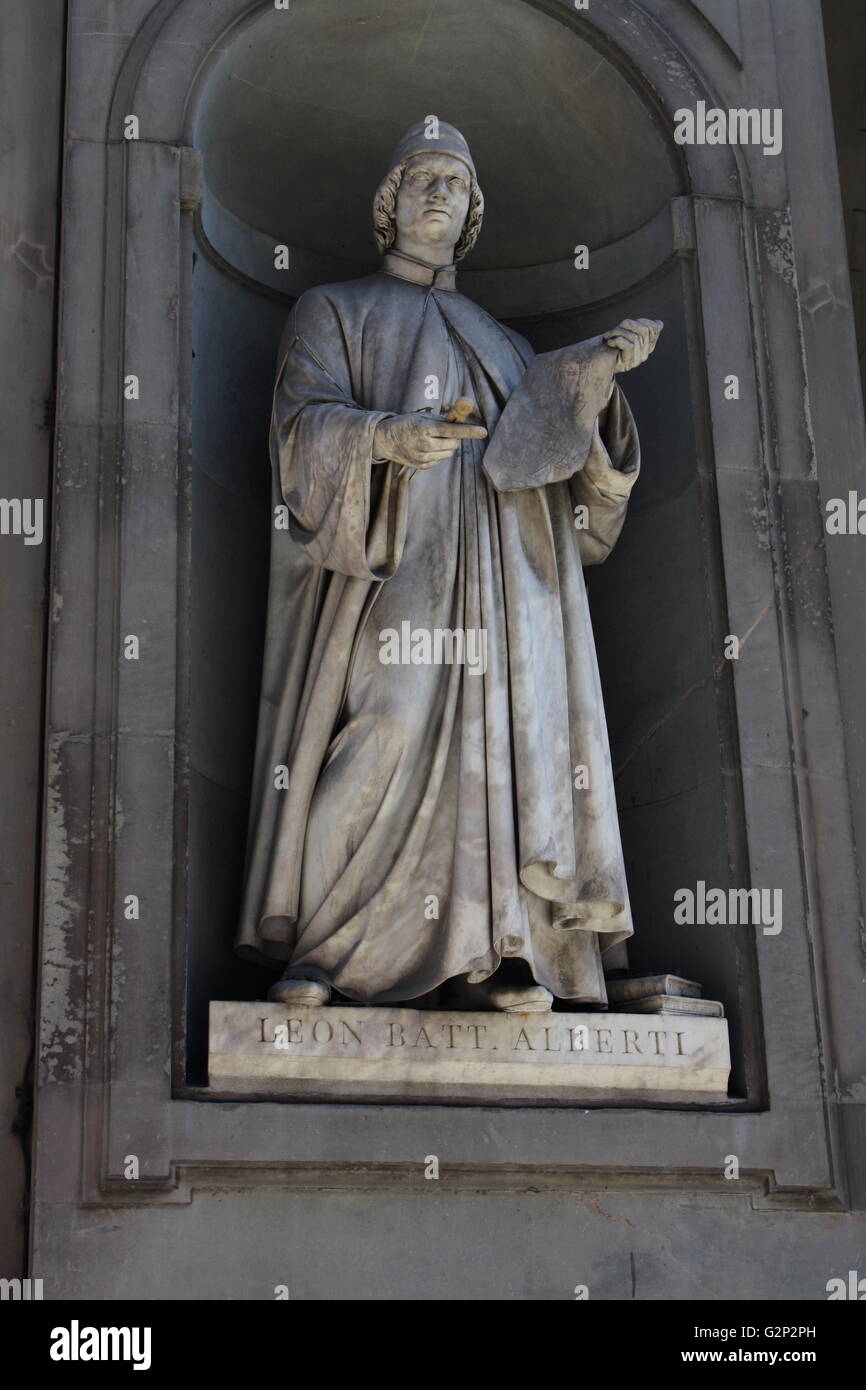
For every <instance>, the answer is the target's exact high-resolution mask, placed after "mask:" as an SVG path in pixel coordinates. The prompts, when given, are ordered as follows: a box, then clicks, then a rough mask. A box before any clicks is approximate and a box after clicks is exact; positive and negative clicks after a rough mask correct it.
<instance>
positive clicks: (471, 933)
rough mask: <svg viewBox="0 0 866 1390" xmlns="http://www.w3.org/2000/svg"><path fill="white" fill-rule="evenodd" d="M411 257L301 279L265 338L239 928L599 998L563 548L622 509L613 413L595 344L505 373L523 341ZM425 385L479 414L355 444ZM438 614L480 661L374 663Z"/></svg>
mask: <svg viewBox="0 0 866 1390" xmlns="http://www.w3.org/2000/svg"><path fill="white" fill-rule="evenodd" d="M386 266H388V261H387V260H386ZM410 271H411V268H410ZM412 273H413V274H414V272H412ZM433 278H434V281H435V282H434V283H433V284H429V283H428V284H424V283H416V282H415V280H414V279H410V278H403V273H402V271H401V270H400V268H399V266H398V267H397V269H396V270H395V269H394V268H393V267H392V268H389V269H386V270H383V271H380V272H378V273H376V274H373V275H370V276H367V277H365V278H363V279H361V280H356V281H351V282H348V283H341V284H336V285H330V286H321V287H319V288H317V289H314V290H310V291H308V292H307V293H305V294H304V295H302V297H301V298H300V299H299V301H298V303H297V304H296V306H295V308H294V310H293V312H292V315H291V318H290V321H289V324H288V326H287V332H286V334H284V337H283V344H282V347H281V360H280V363H279V371H278V376H277V381H276V388H275V393H274V406H273V418H272V429H271V457H272V465H273V500H274V506H275V509H277V508H279V507H280V506H287V507H288V510H289V518H290V529H289V530H288V531H285V530H280V529H275V530H274V531H273V533H272V536H271V581H270V593H269V602H268V625H267V637H266V650H265V659H264V670H263V679H262V695H261V706H260V715H259V728H258V738H257V751H256V761H255V772H254V781H253V789H252V809H251V817H250V827H249V839H248V849H247V868H246V890H245V900H244V906H243V913H242V919H241V923H240V929H239V934H238V942H237V947H238V950H239V951H240V952H241V953H242V954H244V955H248V956H253V957H254V958H257V959H259V960H261V959H266V960H270V961H273V962H278V961H279V962H291V964H292V967H293V969H294V968H297V970H298V973H301V974H304V975H307V976H308V977H312V978H323V979H326V980H328V981H329V982H330V983H331V984H332V985H333V986H334V987H335V988H336V989H337V990H339V991H340V992H341V993H342V994H344V995H346V996H347V997H348V998H351V999H356V1000H361V1001H366V1002H370V1003H389V1002H395V1001H400V1000H410V999H414V998H417V997H419V996H420V995H423V994H426V993H427V992H428V991H431V990H433V989H434V988H435V987H436V986H438V985H440V984H441V983H442V982H444V981H446V980H448V979H451V978H454V977H457V976H463V977H468V980H469V981H470V982H477V981H481V980H484V979H486V978H487V977H489V976H490V975H491V974H492V973H493V972H494V971H495V970H496V969H497V967H498V965H499V964H500V962H501V960H502V959H503V958H517V959H521V960H523V961H525V962H526V963H527V964H528V966H529V968H530V970H531V972H532V975H533V976H534V978H535V980H536V981H537V982H538V983H540V984H543V985H546V986H547V987H548V988H549V989H550V990H551V991H552V992H553V993H554V995H556V996H557V997H559V998H563V999H575V1000H582V1001H591V1002H600V1003H604V1002H605V1000H606V994H605V987H604V973H603V969H602V962H601V952H602V951H603V950H604V949H605V948H607V947H608V946H610V945H613V944H614V943H615V942H618V941H621V940H624V939H625V938H626V937H628V936H630V935H631V934H632V925H631V917H630V910H629V903H628V892H627V888H626V880H625V871H624V866H623V861H622V851H621V845H620V837H619V828H618V822H617V814H616V803H615V798H614V789H613V779H612V773H611V766H610V755H609V750H608V741H607V732H606V727H605V721H604V713H603V707H602V696H601V688H600V684H599V678H598V669H597V664H596V656H595V648H594V643H593V637H592V630H591V627H590V619H589V610H588V605H587V597H586V590H585V585H584V579H583V573H582V565H583V564H593V563H598V562H599V561H601V560H603V559H604V558H605V557H606V555H608V554H609V552H610V549H611V547H612V545H613V544H614V542H615V540H616V538H617V536H618V535H619V531H620V529H621V527H622V524H623V519H624V515H625V510H626V505H627V501H628V494H629V492H630V490H631V487H632V485H633V483H634V481H635V478H636V477H637V474H638V469H639V450H638V443H637V435H636V431H635V427H634V421H633V419H632V416H631V412H630V411H629V408H628V405H627V403H626V401H625V398H624V396H623V395H622V393H621V391H620V390H619V387H618V386H616V385H612V380H613V379H612V375H611V370H610V369H609V370H608V375H607V382H608V385H607V386H606V387H605V390H604V392H603V394H602V395H601V396H600V397H599V398H598V399H597V400H592V399H590V400H589V402H587V399H586V392H584V394H583V397H582V398H581V401H580V402H579V403H576V400H575V398H574V397H573V395H572V394H571V392H570V389H569V385H568V378H567V374H566V375H565V376H563V374H562V373H561V372H560V373H559V374H558V375H557V374H556V373H555V372H550V373H547V374H546V375H545V374H543V373H540V372H539V371H537V370H535V368H533V371H534V375H533V372H530V373H529V374H528V375H526V379H525V382H524V376H525V374H526V373H527V368H528V367H530V364H532V363H533V352H532V349H531V347H530V346H529V344H528V343H527V342H526V341H525V340H524V339H523V338H522V337H520V335H519V334H517V333H515V332H513V331H512V330H510V329H508V328H506V327H504V326H503V325H501V324H499V323H498V322H497V321H496V320H495V319H493V318H491V317H490V315H488V314H487V313H486V312H485V311H484V310H482V309H481V308H479V306H478V305H476V304H475V303H473V302H472V301H471V300H468V299H466V298H465V297H464V296H463V295H461V294H460V293H459V292H457V291H456V289H455V288H454V287H453V286H454V279H453V272H451V274H450V277H449V275H448V274H446V273H443V272H440V273H439V274H437V275H436V276H435V277H433ZM569 351H571V350H566V353H565V354H563V353H560V354H547V355H545V356H547V357H549V358H550V359H551V360H553V359H560V362H561V360H567V354H568V352H569ZM609 356H610V358H611V360H612V359H613V354H612V353H611V354H609ZM541 363H542V359H541V358H537V359H536V361H535V366H536V367H537V366H538V364H541ZM431 378H435V379H436V380H435V381H434V383H433V385H432V388H431ZM530 379H532V381H533V382H534V389H533V390H530V389H529V382H530ZM539 380H541V381H542V382H543V383H544V389H542V390H541V391H540V392H539V390H538V382H539ZM551 382H553V386H552V387H551V384H550V383H551ZM521 383H523V385H524V389H523V391H522V392H521V390H520V389H519V388H520V387H521ZM437 384H438V396H436V398H435V399H434V400H433V406H434V408H435V409H436V410H437V411H438V410H444V409H446V408H447V407H448V406H450V405H451V404H452V403H453V402H454V401H456V400H457V398H458V397H461V396H464V397H468V398H470V399H471V400H472V401H473V402H474V403H475V405H476V408H477V410H478V412H479V413H480V415H481V417H482V419H483V421H484V424H485V426H486V428H487V430H488V439H487V440H486V441H485V440H481V441H478V440H465V441H463V442H462V444H461V446H460V448H459V449H458V450H457V452H456V454H455V455H454V457H453V459H451V460H448V461H446V462H444V463H440V464H437V465H436V466H435V467H433V468H429V469H425V470H414V469H411V468H408V467H406V466H404V465H401V464H397V463H393V462H384V463H381V462H376V461H374V459H373V439H374V433H375V430H376V427H377V425H378V424H379V422H380V421H381V420H383V419H385V418H387V417H388V416H390V415H394V414H401V413H405V412H409V411H415V410H423V409H429V408H430V407H431V398H430V393H431V389H432V391H433V392H435V391H436V386H437ZM611 389H612V394H611V395H610V398H609V402H608V403H607V404H605V397H607V395H608V391H609V390H611ZM591 395H592V392H590V396H591ZM506 406H507V407H508V409H507V412H506V414H505V416H504V417H503V429H502V439H504V440H505V447H504V448H503V447H499V448H498V457H497V470H498V473H499V486H498V487H497V486H494V483H493V482H492V481H491V479H490V478H489V477H488V476H487V474H486V473H485V471H484V464H485V450H486V449H487V450H489V452H490V455H491V459H492V458H493V457H494V455H495V454H496V451H495V450H494V447H493V446H494V443H495V442H496V434H495V430H496V425H497V421H498V420H499V419H500V416H502V414H503V411H504V410H505V409H506ZM509 422H510V428H509V429H508V430H506V424H507V423H509ZM545 440H547V447H548V452H552V453H555V454H556V460H555V466H553V465H551V467H552V469H553V471H552V473H551V476H552V477H554V478H556V481H551V482H548V483H547V484H546V485H543V486H541V485H538V484H539V482H544V480H545V477H546V470H547V468H548V462H547V457H546V454H545V453H543V452H542V453H539V449H544V448H545ZM551 441H552V443H551ZM524 465H525V466H524ZM497 470H494V469H492V468H491V474H492V475H493V476H494V478H495V477H496V472H497ZM521 475H522V476H521ZM503 479H504V480H505V481H504V482H503ZM509 479H510V481H508V480H509ZM527 480H531V485H529V484H528V483H527ZM503 486H505V487H508V488H509V489H510V490H505V491H502V490H499V487H503ZM407 623H408V625H409V626H408V627H406V626H405V624H407ZM437 629H438V630H440V631H448V632H454V631H455V630H462V631H463V632H464V633H466V634H467V640H469V641H471V635H472V634H475V640H476V642H480V641H481V640H482V639H481V638H480V637H479V636H478V634H480V633H481V632H483V633H484V634H485V636H484V638H483V641H484V644H485V647H486V650H485V652H484V656H485V661H484V663H483V664H484V669H483V670H482V669H481V663H480V662H479V661H476V663H475V666H474V668H473V666H472V665H471V664H470V663H469V662H468V661H467V660H464V661H463V662H462V663H461V661H460V660H459V652H456V651H455V649H453V648H452V653H451V654H452V656H455V655H456V656H457V657H458V659H454V660H451V661H449V660H448V657H447V655H445V656H443V653H444V652H445V651H447V639H446V644H445V646H444V647H442V648H441V649H440V652H439V655H440V658H441V659H440V660H439V662H438V663H436V662H434V661H423V662H421V663H420V664H415V663H413V662H411V660H410V661H408V662H406V664H402V663H401V664H385V654H386V642H387V641H389V640H391V639H388V638H387V636H383V634H386V635H387V634H388V633H397V634H400V635H401V640H402V641H403V648H402V655H403V656H404V657H405V656H406V654H407V652H406V646H405V636H406V634H407V633H411V634H413V639H412V640H413V642H414V641H417V642H418V644H419V645H418V646H417V647H416V648H415V650H416V654H420V655H422V656H424V655H425V652H424V651H423V650H422V648H423V646H424V641H423V638H417V639H416V638H415V636H414V635H415V634H417V633H419V632H421V633H423V632H426V633H428V634H434V633H435V631H436V630H437ZM474 650H475V651H476V654H477V652H478V651H479V650H480V648H479V647H476V648H475V649H474ZM392 654H393V650H392ZM410 655H411V651H410ZM429 655H430V652H429V650H428V651H427V652H426V656H427V657H429ZM281 769H287V774H286V772H285V771H281ZM286 782H287V785H286Z"/></svg>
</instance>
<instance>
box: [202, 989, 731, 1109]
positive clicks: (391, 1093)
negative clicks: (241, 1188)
mask: <svg viewBox="0 0 866 1390" xmlns="http://www.w3.org/2000/svg"><path fill="white" fill-rule="evenodd" d="M729 1070H730V1051H729V1047H728V1026H727V1023H725V1022H724V1021H722V1020H720V1019H710V1018H682V1019H679V1018H678V1019H677V1020H676V1022H673V1023H670V1024H667V1025H666V1026H664V1027H660V1026H657V1025H656V1024H655V1023H650V1022H649V1021H648V1020H647V1019H646V1018H642V1017H640V1016H632V1015H630V1014H621V1013H618V1014H611V1013H601V1012H599V1013H590V1012H586V1013H550V1014H545V1015H543V1016H541V1015H538V1014H503V1013H494V1012H490V1013H466V1012H459V1013H458V1012H455V1011H451V1010H433V1009H425V1010H421V1009H388V1008H365V1007H364V1006H363V1005H352V1004H340V1005H332V1006H330V1007H328V1008H319V1009H305V1008H298V1007H295V1008H290V1007H289V1008H287V1007H286V1006H285V1005H279V1004H255V1003H253V1004H250V1003H244V1004H235V1003H225V1002H214V1003H212V1004H211V1007H210V1084H211V1089H212V1090H214V1091H217V1092H224V1091H225V1092H232V1093H234V1092H238V1091H240V1092H244V1093H247V1094H253V1095H272V1096H307V1097H325V1096H341V1097H342V1098H343V1099H347V1100H379V1099H386V1098H392V1099H393V1098H396V1097H399V1098H400V1099H402V1100H423V1099H425V1098H439V1099H443V1098H445V1097H447V1098H448V1099H449V1100H450V1101H452V1102H453V1101H463V1102H466V1101H470V1100H474V1101H478V1100H496V1101H498V1102H502V1101H511V1102H518V1101H520V1102H523V1103H528V1104H533V1103H535V1104H538V1103H541V1102H544V1101H547V1102H549V1101H551V1100H558V1101H566V1100H572V1101H578V1100H596V1101H598V1100H600V1099H603V1100H605V1101H606V1102H609V1101H611V1100H613V1101H617V1100H619V1101H632V1102H633V1101H634V1100H635V1099H636V1098H643V1099H652V1100H653V1101H672V1100H677V1101H692V1102H697V1101H704V1102H706V1101H707V1100H712V1099H718V1098H719V1097H724V1096H725V1095H726V1094H727V1081H728V1073H729Z"/></svg>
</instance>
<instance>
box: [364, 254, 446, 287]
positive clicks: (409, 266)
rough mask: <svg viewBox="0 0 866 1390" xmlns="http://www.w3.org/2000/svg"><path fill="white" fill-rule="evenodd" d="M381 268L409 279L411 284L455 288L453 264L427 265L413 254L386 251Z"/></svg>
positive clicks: (388, 273) (401, 277)
mask: <svg viewBox="0 0 866 1390" xmlns="http://www.w3.org/2000/svg"><path fill="white" fill-rule="evenodd" d="M382 269H383V271H384V272H385V274H386V275H396V276H397V277H398V278H399V279H400V280H411V282H412V284H413V285H430V286H432V288H433V289H434V290H453V289H455V288H456V284H455V281H456V277H457V271H456V269H455V267H454V266H453V265H440V266H434V265H427V264H426V263H425V262H424V261H419V260H418V259H417V258H416V257H415V256H407V255H406V252H405V251H386V252H385V255H384V258H383V260H382Z"/></svg>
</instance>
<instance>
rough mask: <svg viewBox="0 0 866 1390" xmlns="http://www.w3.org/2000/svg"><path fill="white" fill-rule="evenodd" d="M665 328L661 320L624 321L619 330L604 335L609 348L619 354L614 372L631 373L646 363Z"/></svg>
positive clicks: (612, 330)
mask: <svg viewBox="0 0 866 1390" xmlns="http://www.w3.org/2000/svg"><path fill="white" fill-rule="evenodd" d="M663 328H664V324H663V323H662V321H661V319H623V321H622V323H621V324H619V326H618V327H617V328H610V329H608V331H607V333H603V334H602V337H603V338H604V340H605V342H606V343H607V345H608V347H612V348H616V350H617V352H618V354H619V356H618V358H617V362H616V366H615V367H614V371H615V372H630V371H632V370H633V369H634V368H635V367H639V366H640V365H641V363H642V362H645V361H646V360H647V358H648V357H649V355H650V353H651V352H652V351H653V349H654V348H655V345H656V343H657V342H658V340H659V334H660V333H661V331H662V329H663Z"/></svg>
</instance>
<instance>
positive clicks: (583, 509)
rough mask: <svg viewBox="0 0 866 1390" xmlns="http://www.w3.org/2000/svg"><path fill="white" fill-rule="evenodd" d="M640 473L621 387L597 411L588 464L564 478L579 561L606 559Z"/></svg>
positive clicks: (637, 447) (593, 562) (630, 418)
mask: <svg viewBox="0 0 866 1390" xmlns="http://www.w3.org/2000/svg"><path fill="white" fill-rule="evenodd" d="M639 472H640V444H639V442H638V434H637V429H636V427H635V423H634V417H633V416H632V413H631V410H630V409H629V404H628V401H627V400H626V398H625V396H624V395H623V393H622V391H621V390H620V389H619V386H617V385H616V384H614V388H613V394H612V396H611V399H610V403H609V404H608V405H607V406H606V407H605V409H604V410H602V411H601V412H600V413H599V416H598V419H597V420H596V422H595V428H594V430H593V437H592V443H591V444H590V449H589V453H588V455H587V458H586V463H585V464H584V466H583V468H582V469H581V470H580V472H578V473H575V474H573V475H572V477H571V478H570V479H569V481H568V487H569V491H570V493H571V503H572V506H573V508H574V509H575V510H574V526H575V534H576V536H577V544H578V549H579V551H580V558H581V562H582V563H583V565H584V566H586V565H598V564H601V562H602V560H606V559H607V557H608V555H609V554H610V552H611V551H612V550H613V547H614V546H615V545H616V542H617V541H618V540H619V534H620V531H621V530H622V527H623V522H624V521H625V514H626V510H627V508H628V499H629V496H630V494H631V490H632V488H633V487H634V485H635V483H636V481H637V477H638V473H639Z"/></svg>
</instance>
